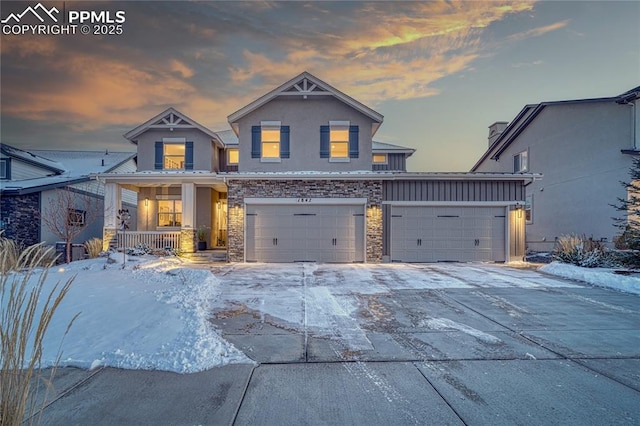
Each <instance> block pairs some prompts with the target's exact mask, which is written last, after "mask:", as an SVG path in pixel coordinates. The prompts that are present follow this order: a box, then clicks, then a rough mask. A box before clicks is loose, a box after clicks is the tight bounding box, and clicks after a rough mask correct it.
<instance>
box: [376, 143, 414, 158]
mask: <svg viewBox="0 0 640 426" xmlns="http://www.w3.org/2000/svg"><path fill="white" fill-rule="evenodd" d="M371 150H372V152H373V153H374V154H383V153H385V154H387V153H388V154H407V158H408V157H411V155H413V153H414V152H416V150H415V149H413V148H407V147H405V146H400V145H394V144H391V143H386V142H376V141H373V143H372V145H371Z"/></svg>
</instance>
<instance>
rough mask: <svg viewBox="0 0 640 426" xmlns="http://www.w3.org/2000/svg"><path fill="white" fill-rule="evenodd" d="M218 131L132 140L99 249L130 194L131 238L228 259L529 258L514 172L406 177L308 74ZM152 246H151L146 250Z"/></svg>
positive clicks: (187, 121)
mask: <svg viewBox="0 0 640 426" xmlns="http://www.w3.org/2000/svg"><path fill="white" fill-rule="evenodd" d="M228 122H229V124H230V126H231V130H226V131H222V132H214V131H211V130H209V129H207V128H205V127H204V126H202V125H200V124H198V123H197V122H195V121H194V120H192V119H191V118H189V117H187V116H186V115H184V114H182V113H180V112H179V111H176V110H174V109H172V108H170V109H168V110H166V111H164V112H163V113H161V114H159V115H157V116H156V117H154V118H152V119H150V120H149V121H147V122H146V123H144V124H142V125H140V126H138V127H137V128H135V129H133V130H132V131H130V132H129V133H127V134H126V135H125V137H126V138H127V139H129V140H130V141H131V142H133V143H134V144H136V145H137V150H138V159H139V160H138V170H137V171H136V172H133V173H124V174H122V173H120V174H101V175H99V176H98V178H99V179H101V180H103V181H105V182H106V187H107V197H109V200H110V207H105V229H104V235H105V242H108V241H110V240H112V239H113V237H114V235H116V234H117V233H118V219H117V214H116V212H117V210H118V206H119V205H120V198H121V195H120V192H121V190H122V188H127V189H130V190H134V191H136V192H137V193H138V217H137V226H138V228H137V230H136V231H135V232H130V233H129V234H133V235H135V234H136V233H137V234H139V235H140V238H142V237H143V236H145V235H147V236H151V237H148V238H152V239H153V241H160V242H159V243H158V244H167V242H168V241H179V246H180V249H181V250H182V251H185V252H192V251H193V250H194V240H195V235H196V229H197V228H199V227H201V226H206V227H211V231H212V232H211V233H210V235H209V237H208V243H209V245H213V246H223V247H226V249H227V253H228V260H229V261H232V262H244V261H247V262H251V261H258V262H295V261H317V262H381V261H404V262H432V261H433V262H435V261H501V262H503V261H509V260H513V259H522V256H523V254H524V234H523V233H524V219H523V218H522V217H523V215H522V210H521V209H520V208H519V207H520V206H522V205H523V204H524V200H525V189H524V188H525V185H526V184H528V183H530V182H531V181H532V180H533V179H534V178H535V176H534V175H531V174H513V173H411V172H407V170H406V161H407V158H408V157H410V156H411V155H412V154H413V152H414V150H413V149H411V148H406V147H401V146H397V145H392V144H388V143H384V142H379V141H374V137H375V134H376V132H377V130H378V129H379V127H380V126H381V125H382V122H383V116H382V115H381V114H380V113H378V112H376V111H374V110H372V109H371V108H369V107H367V106H366V105H364V104H362V103H360V102H358V101H357V100H355V99H353V98H351V97H349V96H348V95H346V94H344V93H343V92H341V91H339V90H337V89H336V88H334V87H332V86H330V85H329V84H327V83H325V82H324V81H322V80H320V79H318V78H317V77H315V76H313V75H311V74H309V73H306V72H304V73H302V74H300V75H298V76H296V77H294V78H293V79H291V80H289V81H287V82H286V83H284V84H282V85H281V86H279V87H277V88H275V89H274V90H272V91H270V92H269V93H267V94H265V95H264V96H261V97H260V98H258V99H256V100H255V101H253V102H251V103H250V104H248V105H246V106H245V107H243V108H241V109H239V110H238V111H236V112H234V113H233V114H231V115H229V116H228ZM147 241H151V240H149V239H147Z"/></svg>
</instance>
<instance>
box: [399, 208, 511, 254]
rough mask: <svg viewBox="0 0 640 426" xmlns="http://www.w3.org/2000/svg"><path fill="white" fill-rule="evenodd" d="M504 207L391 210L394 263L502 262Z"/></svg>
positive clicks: (504, 224)
mask: <svg viewBox="0 0 640 426" xmlns="http://www.w3.org/2000/svg"><path fill="white" fill-rule="evenodd" d="M505 226H506V218H505V208H504V207H423V206H392V208H391V260H392V261H395V262H446V261H458V262H473V261H489V262H490V261H497V262H504V261H505V235H506V232H505Z"/></svg>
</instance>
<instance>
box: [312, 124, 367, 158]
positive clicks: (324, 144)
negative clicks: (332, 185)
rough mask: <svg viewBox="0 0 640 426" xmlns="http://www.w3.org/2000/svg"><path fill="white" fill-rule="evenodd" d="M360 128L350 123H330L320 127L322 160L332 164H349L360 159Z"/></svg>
mask: <svg viewBox="0 0 640 426" xmlns="http://www.w3.org/2000/svg"><path fill="white" fill-rule="evenodd" d="M358 138H359V137H358V126H353V125H351V123H349V122H348V121H330V122H329V125H328V126H320V158H328V159H329V161H331V162H348V161H350V159H351V158H358V148H359V146H358V142H359V140H358Z"/></svg>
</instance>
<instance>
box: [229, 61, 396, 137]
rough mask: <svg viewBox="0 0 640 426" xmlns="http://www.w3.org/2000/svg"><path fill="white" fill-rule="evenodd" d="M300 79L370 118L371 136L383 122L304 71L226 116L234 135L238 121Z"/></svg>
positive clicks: (347, 96)
mask: <svg viewBox="0 0 640 426" xmlns="http://www.w3.org/2000/svg"><path fill="white" fill-rule="evenodd" d="M301 78H307V79H309V80H311V81H313V83H314V84H316V85H317V86H319V87H320V88H322V89H324V90H326V91H328V92H330V93H331V94H332V95H333V96H335V97H336V98H337V99H339V100H341V101H342V102H344V103H346V104H348V105H349V106H351V107H352V108H354V109H356V110H357V111H359V112H361V113H362V114H364V115H366V116H367V117H369V118H371V120H373V122H374V125H373V128H372V134H375V133H376V132H377V131H378V128H379V127H380V125H381V124H382V122H383V121H384V116H383V115H382V114H380V113H379V112H376V111H374V110H373V109H371V108H369V107H368V106H366V105H364V104H363V103H361V102H359V101H357V100H355V99H353V98H352V97H351V96H349V95H347V94H345V93H343V92H341V91H340V90H338V89H336V88H335V87H333V86H331V85H330V84H327V83H325V82H324V81H322V80H320V79H319V78H318V77H316V76H314V75H312V74H310V73H308V72H307V71H304V72H302V73H300V74H298V75H297V76H295V77H293V78H292V79H290V80H288V81H287V82H285V83H283V84H281V85H280V86H278V87H276V88H275V89H273V90H271V91H270V92H268V93H266V94H265V95H262V96H261V97H259V98H258V99H256V100H255V101H253V102H251V103H249V104H248V105H246V106H244V107H242V108H240V109H239V110H237V111H236V112H234V113H232V114H230V115H229V116H227V121H228V122H229V124H230V125H231V127H232V128H233V130H234V131H235V132H236V134H238V126H237V122H238V120H240V119H241V118H243V117H244V116H246V115H248V114H249V113H251V112H253V111H255V110H256V109H258V108H260V107H261V106H263V105H265V104H266V103H268V102H269V101H271V100H273V99H274V98H276V97H277V96H279V95H280V94H281V93H282V92H283V91H284V89H286V88H288V87H289V86H291V85H292V84H294V83H296V82H297V81H298V80H300V79H301Z"/></svg>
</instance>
